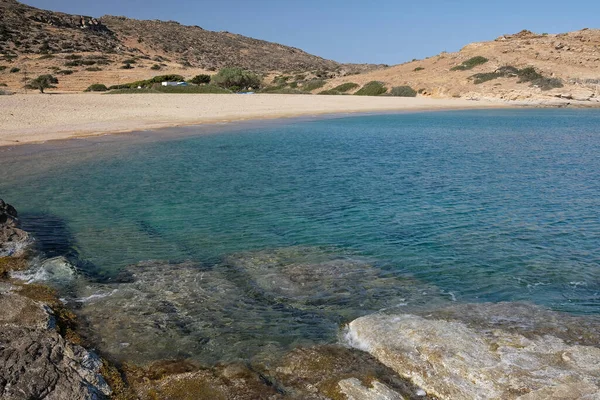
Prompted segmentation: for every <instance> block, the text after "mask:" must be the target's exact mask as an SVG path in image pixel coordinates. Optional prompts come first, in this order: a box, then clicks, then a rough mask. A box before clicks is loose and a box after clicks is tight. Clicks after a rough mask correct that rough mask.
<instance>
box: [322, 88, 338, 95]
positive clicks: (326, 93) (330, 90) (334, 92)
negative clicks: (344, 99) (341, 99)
mask: <svg viewBox="0 0 600 400" xmlns="http://www.w3.org/2000/svg"><path fill="white" fill-rule="evenodd" d="M319 94H323V95H327V96H339V95H341V94H342V92H340V91H339V90H335V89H329V90H323V91H322V92H319Z"/></svg>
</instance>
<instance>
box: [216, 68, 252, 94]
mask: <svg viewBox="0 0 600 400" xmlns="http://www.w3.org/2000/svg"><path fill="white" fill-rule="evenodd" d="M211 81H212V82H213V83H214V84H216V85H218V86H221V87H223V88H225V89H229V88H232V87H236V88H239V89H240V90H245V89H248V88H254V89H257V88H260V83H261V79H260V77H259V76H258V75H256V74H255V73H253V72H250V71H246V70H243V69H242V68H223V69H222V70H220V71H219V73H218V74H216V75H215V76H213V77H212V78H211Z"/></svg>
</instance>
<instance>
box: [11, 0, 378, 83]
mask: <svg viewBox="0 0 600 400" xmlns="http://www.w3.org/2000/svg"><path fill="white" fill-rule="evenodd" d="M225 66H236V67H242V68H246V69H250V70H252V71H255V72H259V73H265V74H267V73H272V72H298V73H300V72H315V73H320V74H324V75H326V76H339V75H343V74H346V73H356V72H358V71H366V70H369V69H373V68H377V66H374V65H353V64H340V63H337V62H335V61H331V60H325V59H323V58H321V57H317V56H314V55H311V54H308V53H306V52H304V51H302V50H300V49H297V48H293V47H288V46H283V45H280V44H277V43H271V42H266V41H263V40H257V39H252V38H248V37H245V36H241V35H236V34H232V33H228V32H212V31H208V30H205V29H202V28H200V27H198V26H184V25H181V24H179V23H177V22H172V21H169V22H163V21H139V20H133V19H129V18H125V17H113V16H104V17H100V18H93V17H90V16H78V15H70V14H64V13H59V12H53V11H45V10H40V9H37V8H34V7H30V6H27V5H24V4H21V3H19V2H17V1H15V0H0V69H2V70H1V71H0V84H1V83H4V84H6V85H8V87H9V88H11V89H13V90H19V89H21V87H22V86H23V84H22V81H23V80H24V79H27V78H30V77H31V76H36V75H39V74H43V73H53V74H55V75H57V76H58V77H59V80H60V85H59V89H60V90H67V91H69V90H74V91H81V90H83V89H85V88H86V87H87V86H89V85H90V84H91V83H105V84H111V85H112V84H118V83H124V82H131V81H135V80H140V79H147V78H149V77H151V76H153V75H159V74H180V75H184V76H186V77H187V76H190V77H191V76H194V75H195V74H198V73H203V72H204V73H206V72H211V71H215V70H217V69H219V68H222V67H225ZM11 70H12V71H13V72H10V71H11Z"/></svg>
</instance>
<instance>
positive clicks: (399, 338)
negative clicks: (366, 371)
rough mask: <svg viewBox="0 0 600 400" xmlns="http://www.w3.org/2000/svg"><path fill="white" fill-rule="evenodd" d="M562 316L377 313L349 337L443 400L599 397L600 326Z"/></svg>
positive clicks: (536, 312) (503, 309) (469, 310)
mask: <svg viewBox="0 0 600 400" xmlns="http://www.w3.org/2000/svg"><path fill="white" fill-rule="evenodd" d="M561 316H562V314H557V313H551V312H549V311H545V310H541V309H539V308H538V307H534V306H528V305H523V304H519V305H514V304H512V303H504V304H494V305H488V304H479V305H467V306H459V307H455V308H451V309H448V310H440V311H438V312H435V313H432V314H424V315H422V316H419V315H411V314H397V315H370V316H366V317H362V318H359V319H357V320H355V321H353V322H352V323H351V324H350V325H349V331H348V338H349V340H350V342H351V343H352V344H353V345H354V346H355V347H358V348H360V349H363V350H365V351H368V352H369V353H370V354H372V355H373V356H375V357H376V358H377V359H378V360H380V361H381V362H382V363H383V364H385V365H387V366H388V367H390V368H392V369H393V370H394V371H396V372H397V373H398V374H400V375H401V376H403V377H406V378H408V379H411V380H412V381H413V382H414V383H416V384H418V385H420V386H422V387H423V388H424V389H425V390H426V391H427V392H428V393H431V394H433V395H436V396H439V397H441V398H444V399H475V398H476V399H523V400H525V399H528V400H530V399H540V400H541V399H598V398H600V348H599V347H598V345H599V344H600V342H599V341H598V328H599V327H600V324H598V323H593V322H590V321H589V320H587V319H586V320H584V319H579V318H577V317H567V316H564V318H566V319H567V320H566V321H561V320H560V317H561ZM578 320H579V321H578Z"/></svg>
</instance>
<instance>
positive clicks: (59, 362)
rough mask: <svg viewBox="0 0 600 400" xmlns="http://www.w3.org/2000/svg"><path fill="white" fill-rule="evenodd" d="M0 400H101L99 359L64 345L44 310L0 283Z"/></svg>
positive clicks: (107, 390) (105, 388)
mask: <svg viewBox="0 0 600 400" xmlns="http://www.w3.org/2000/svg"><path fill="white" fill-rule="evenodd" d="M0 310H2V312H1V313H0V398H2V399H4V400H21V399H47V400H72V399H84V400H95V399H104V398H107V396H109V395H110V394H111V390H110V388H109V387H108V385H107V384H106V382H105V381H104V379H103V378H102V376H101V375H100V373H99V371H100V368H101V366H102V362H101V360H100V359H99V358H98V357H97V356H96V355H94V354H93V353H90V352H88V351H87V350H85V349H84V348H83V347H80V346H77V345H74V344H72V343H69V342H67V341H66V340H65V339H64V338H63V337H62V336H61V335H60V334H59V332H57V330H56V329H55V325H56V320H55V318H54V316H53V314H52V312H51V311H50V310H49V308H48V307H47V306H45V305H44V304H42V303H39V302H36V301H33V300H31V299H29V298H27V297H24V296H22V295H20V294H19V291H18V290H17V288H16V287H15V286H12V285H10V284H8V283H3V282H0Z"/></svg>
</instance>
